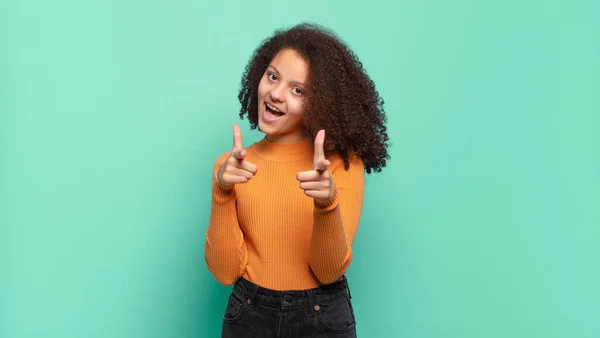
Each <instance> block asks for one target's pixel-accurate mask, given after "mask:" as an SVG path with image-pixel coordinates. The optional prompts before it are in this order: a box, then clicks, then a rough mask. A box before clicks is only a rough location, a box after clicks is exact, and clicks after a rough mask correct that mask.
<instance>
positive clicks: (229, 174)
mask: <svg viewBox="0 0 600 338" xmlns="http://www.w3.org/2000/svg"><path fill="white" fill-rule="evenodd" d="M246 155H247V153H246V150H245V149H244V148H242V132H241V130H240V127H239V126H238V125H237V124H234V125H233V149H232V150H231V153H230V154H229V157H228V158H227V160H226V161H225V162H224V163H223V165H221V167H220V168H219V170H218V171H217V179H218V181H219V184H220V185H222V186H224V187H229V186H231V185H232V184H236V183H246V182H248V180H250V179H251V178H252V177H253V176H254V174H256V170H257V168H256V165H254V164H252V163H250V162H248V161H246V160H244V159H245V158H246Z"/></svg>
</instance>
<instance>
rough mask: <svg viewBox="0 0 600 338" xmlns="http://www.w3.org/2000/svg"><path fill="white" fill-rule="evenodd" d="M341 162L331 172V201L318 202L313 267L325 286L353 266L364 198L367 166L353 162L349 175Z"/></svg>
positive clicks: (316, 204) (316, 206) (311, 261)
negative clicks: (353, 252) (354, 244)
mask: <svg viewBox="0 0 600 338" xmlns="http://www.w3.org/2000/svg"><path fill="white" fill-rule="evenodd" d="M337 162H338V163H337V166H335V168H332V172H331V176H332V188H331V197H329V198H328V199H327V200H324V201H322V200H319V199H315V200H314V225H313V233H312V241H311V247H310V258H309V265H310V267H311V269H312V271H313V273H314V274H315V276H316V277H317V279H318V280H319V281H320V282H321V283H324V284H328V283H332V282H335V281H336V280H338V279H339V278H340V277H341V276H342V275H343V274H344V273H345V272H346V269H347V268H348V266H349V265H350V262H351V260H352V242H353V241H354V237H355V235H356V231H357V229H358V223H359V220H360V214H361V210H362V204H363V196H364V175H365V174H364V164H363V162H362V161H361V160H360V159H358V158H351V159H350V168H349V169H348V170H347V171H346V170H345V168H344V163H343V161H342V160H341V159H340V160H339V161H337ZM332 167H333V165H332Z"/></svg>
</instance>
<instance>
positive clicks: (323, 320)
mask: <svg viewBox="0 0 600 338" xmlns="http://www.w3.org/2000/svg"><path fill="white" fill-rule="evenodd" d="M340 298H342V297H339V298H336V299H335V300H338V299H340ZM344 298H346V299H348V298H347V297H344ZM335 300H331V301H328V302H325V303H322V304H330V303H334V301H335ZM347 301H348V309H349V310H350V316H351V317H350V318H352V324H350V326H349V327H348V328H346V329H334V328H331V327H329V326H328V325H327V323H325V318H324V317H323V314H322V312H321V311H316V312H317V317H318V318H319V323H320V324H321V326H322V327H323V328H324V329H325V330H327V331H329V332H331V333H347V332H350V331H352V330H353V329H354V328H355V327H356V319H355V318H354V313H353V309H352V306H351V305H350V301H349V300H347Z"/></svg>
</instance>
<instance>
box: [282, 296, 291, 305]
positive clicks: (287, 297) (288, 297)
mask: <svg viewBox="0 0 600 338" xmlns="http://www.w3.org/2000/svg"><path fill="white" fill-rule="evenodd" d="M292 299H293V298H292V296H290V295H285V296H283V301H284V302H286V303H288V304H291V303H292Z"/></svg>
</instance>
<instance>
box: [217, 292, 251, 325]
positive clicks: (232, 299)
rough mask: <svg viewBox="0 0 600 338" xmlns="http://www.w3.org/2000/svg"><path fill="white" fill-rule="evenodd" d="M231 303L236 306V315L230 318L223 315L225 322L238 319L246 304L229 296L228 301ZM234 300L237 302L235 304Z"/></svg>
mask: <svg viewBox="0 0 600 338" xmlns="http://www.w3.org/2000/svg"><path fill="white" fill-rule="evenodd" d="M228 302H229V303H230V304H231V305H233V306H234V307H235V308H236V311H237V315H236V316H235V317H232V318H227V317H225V316H223V321H224V322H226V323H230V324H231V323H235V322H237V321H238V320H240V318H242V315H243V314H244V312H245V310H246V304H244V303H242V302H240V301H239V300H237V299H235V298H234V297H233V295H232V296H229V301H228ZM236 302H237V303H238V304H239V305H237V306H236Z"/></svg>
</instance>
